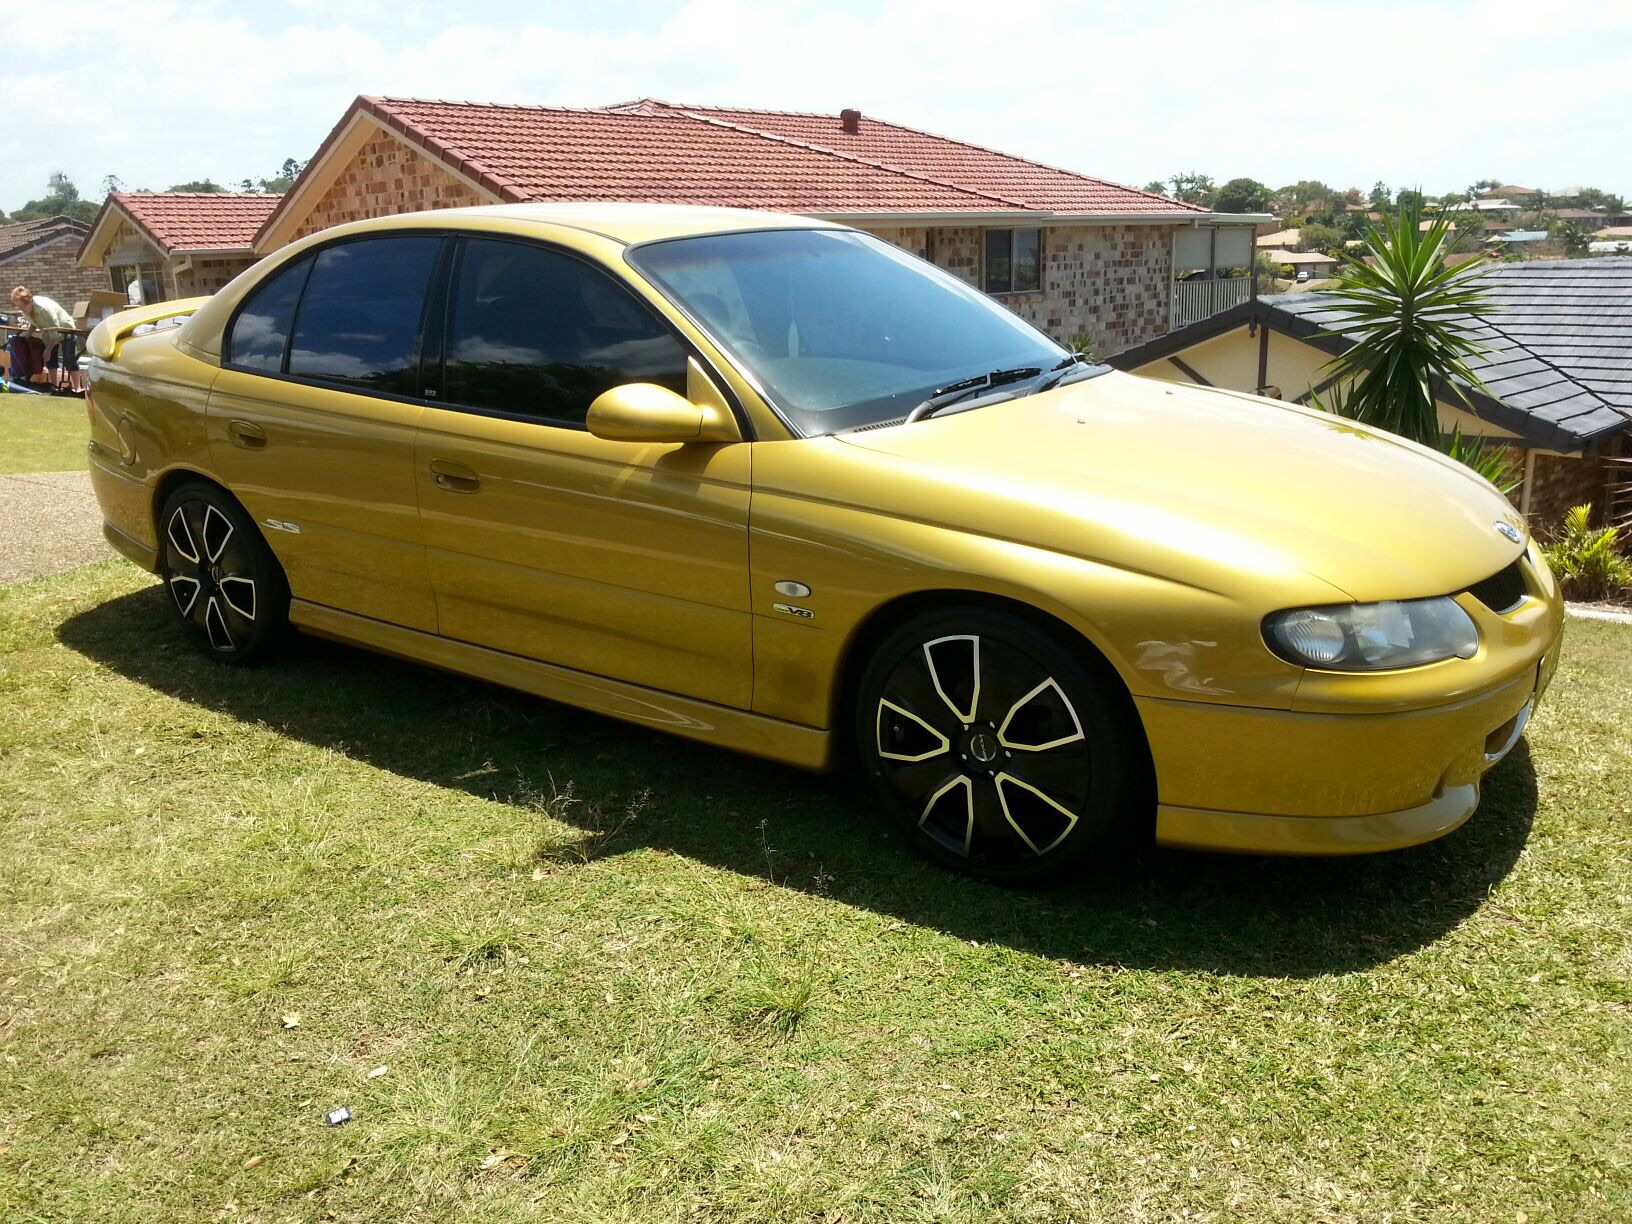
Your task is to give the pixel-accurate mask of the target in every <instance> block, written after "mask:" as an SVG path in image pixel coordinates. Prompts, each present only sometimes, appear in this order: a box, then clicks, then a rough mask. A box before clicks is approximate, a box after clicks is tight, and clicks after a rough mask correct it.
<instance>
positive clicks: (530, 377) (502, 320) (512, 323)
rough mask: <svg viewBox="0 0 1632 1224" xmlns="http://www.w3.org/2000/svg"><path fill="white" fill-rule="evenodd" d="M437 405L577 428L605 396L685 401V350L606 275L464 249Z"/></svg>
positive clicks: (518, 247)
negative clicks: (647, 394) (655, 391)
mask: <svg viewBox="0 0 1632 1224" xmlns="http://www.w3.org/2000/svg"><path fill="white" fill-rule="evenodd" d="M444 359H445V361H446V363H447V365H446V373H445V375H444V378H443V386H442V398H443V399H444V400H446V401H448V402H450V403H455V404H463V405H466V406H468V407H471V408H487V409H494V410H497V411H500V412H506V413H515V414H517V415H519V416H526V417H534V418H538V419H542V420H550V421H566V422H572V423H577V424H581V423H582V422H583V420H584V418H585V416H586V415H588V412H589V405H590V403H591V401H593V400H594V399H595V397H596V396H597V395H599V394H600V393H601V392H602V391H605V390H606V389H607V388H609V387H615V386H617V385H619V384H620V383H628V382H650V383H657V384H658V385H659V386H664V387H668V388H669V389H670V390H671V391H674V392H676V393H678V394H680V395H684V394H685V393H686V350H685V348H684V346H683V345H682V344H681V343H680V341H679V340H678V339H677V338H676V337H675V336H674V335H673V334H672V333H671V332H669V331H668V329H666V328H665V327H664V326H663V325H662V324H661V323H660V322H659V321H658V320H657V318H656V316H654V315H653V314H652V312H651V311H650V310H649V309H648V308H647V307H646V306H645V304H644V303H642V302H640V301H638V300H637V299H636V298H635V297H634V296H633V295H632V294H630V293H629V291H628V290H626V289H625V288H623V287H622V286H621V285H619V284H618V283H617V282H616V281H615V280H613V279H612V277H610V276H609V275H607V274H606V273H604V272H601V271H599V270H597V269H595V268H592V267H590V266H588V265H587V264H585V263H583V262H582V261H580V260H577V259H574V258H572V257H571V256H568V255H562V254H560V253H558V252H556V251H551V250H546V249H545V248H543V247H536V246H529V245H526V244H524V243H517V242H500V241H494V240H491V239H486V238H472V239H467V240H466V242H465V244H464V252H463V254H462V255H461V257H460V260H459V267H458V271H457V272H456V274H455V276H454V283H453V292H452V294H451V296H450V299H449V302H448V330H447V348H446V355H445V358H444Z"/></svg>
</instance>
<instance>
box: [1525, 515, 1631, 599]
mask: <svg viewBox="0 0 1632 1224" xmlns="http://www.w3.org/2000/svg"><path fill="white" fill-rule="evenodd" d="M1591 519H1592V507H1591V506H1575V507H1573V508H1572V509H1571V510H1570V512H1569V513H1568V514H1566V515H1565V516H1564V529H1563V531H1561V532H1560V533H1559V536H1558V538H1557V539H1556V540H1554V541H1553V542H1552V543H1551V544H1547V545H1545V546H1544V551H1545V552H1546V554H1547V564H1548V565H1550V566H1552V567H1553V575H1554V576H1555V577H1556V578H1557V579H1558V584H1559V586H1561V587H1562V588H1563V590H1564V595H1565V597H1566V598H1569V599H1589V600H1590V599H1614V598H1616V597H1617V596H1619V595H1621V594H1622V593H1624V592H1626V591H1627V590H1628V589H1632V561H1628V560H1627V559H1626V558H1625V557H1623V556H1622V555H1621V554H1620V553H1619V552H1617V551H1616V550H1615V543H1616V537H1617V535H1618V534H1619V532H1618V531H1617V530H1616V528H1614V527H1593V526H1592V522H1591Z"/></svg>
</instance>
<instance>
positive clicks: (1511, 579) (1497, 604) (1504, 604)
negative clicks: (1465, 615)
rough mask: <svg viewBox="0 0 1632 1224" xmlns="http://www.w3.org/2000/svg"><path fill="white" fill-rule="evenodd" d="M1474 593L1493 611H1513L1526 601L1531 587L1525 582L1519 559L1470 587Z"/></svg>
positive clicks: (1476, 597)
mask: <svg viewBox="0 0 1632 1224" xmlns="http://www.w3.org/2000/svg"><path fill="white" fill-rule="evenodd" d="M1468 594H1470V595H1472V596H1473V597H1474V598H1475V599H1477V600H1478V601H1479V602H1480V603H1482V604H1484V605H1485V607H1487V608H1489V609H1490V610H1491V611H1492V612H1497V613H1501V612H1511V611H1513V609H1514V608H1516V607H1518V606H1519V605H1520V604H1521V603H1523V602H1524V600H1525V596H1527V595H1529V594H1530V589H1529V588H1528V587H1526V586H1525V584H1524V571H1523V570H1522V569H1520V568H1519V563H1518V562H1517V561H1515V562H1513V564H1512V565H1510V566H1508V567H1507V568H1506V569H1502V570H1498V571H1496V573H1494V574H1492V575H1491V576H1490V577H1489V578H1486V579H1485V580H1484V581H1483V582H1476V583H1474V584H1473V585H1472V586H1470V587H1469V588H1468Z"/></svg>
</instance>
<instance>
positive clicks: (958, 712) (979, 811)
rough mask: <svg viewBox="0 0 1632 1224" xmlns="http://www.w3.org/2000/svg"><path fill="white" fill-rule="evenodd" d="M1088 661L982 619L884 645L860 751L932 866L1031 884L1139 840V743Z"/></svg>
mask: <svg viewBox="0 0 1632 1224" xmlns="http://www.w3.org/2000/svg"><path fill="white" fill-rule="evenodd" d="M1086 649H1087V648H1086V647H1085V646H1084V645H1083V644H1082V643H1068V642H1067V641H1066V640H1064V635H1063V634H1056V633H1051V632H1049V631H1047V630H1046V629H1044V628H1041V627H1039V626H1037V625H1035V624H1033V623H1032V622H1031V621H1029V620H1027V619H1026V618H1024V617H1022V616H1017V615H1014V614H1011V613H1008V612H1002V611H997V610H993V609H988V608H980V607H963V608H948V609H946V610H944V611H938V612H933V613H929V614H926V615H922V616H918V617H916V618H914V619H913V620H911V621H908V622H907V623H905V624H903V625H902V626H901V627H900V628H898V629H896V630H895V631H894V632H893V633H891V634H890V635H889V636H888V637H887V638H885V639H884V641H883V642H882V643H880V645H879V646H878V649H877V650H876V651H875V652H874V653H873V656H872V658H871V660H870V661H869V662H868V664H867V668H866V670H865V671H864V672H863V674H862V677H861V683H860V686H859V689H858V694H857V707H856V722H855V737H856V746H857V749H858V751H859V754H860V757H861V765H862V770H863V772H864V773H865V774H866V775H867V777H868V779H869V781H870V782H871V783H872V785H873V787H874V789H875V790H876V792H877V793H878V795H879V797H880V799H882V800H883V802H884V804H885V805H886V807H887V809H888V810H889V812H890V813H891V814H892V816H893V817H894V819H895V821H896V822H897V823H898V824H899V825H900V827H901V829H902V831H903V832H904V833H905V834H906V835H907V837H908V839H909V840H910V841H912V843H913V844H914V845H915V846H916V847H917V848H918V849H919V850H920V851H922V852H923V853H924V854H926V855H927V856H928V857H929V858H930V859H932V860H933V861H935V862H937V863H939V864H941V865H943V866H946V867H950V868H952V869H953V870H955V871H960V872H963V873H964V874H966V875H972V876H976V877H979V878H981V879H987V880H994V881H998V882H1001V883H1009V884H1026V883H1035V882H1039V881H1042V880H1046V879H1052V878H1058V877H1060V876H1062V875H1064V874H1066V873H1068V872H1070V871H1071V869H1073V868H1077V867H1080V866H1081V865H1082V864H1083V863H1084V861H1085V860H1087V859H1089V858H1091V857H1092V856H1094V855H1095V854H1096V853H1100V854H1104V853H1108V852H1110V851H1111V850H1113V849H1115V848H1120V847H1121V846H1123V845H1125V843H1126V842H1128V841H1129V840H1131V839H1132V838H1133V837H1134V835H1136V833H1137V831H1138V829H1139V828H1140V827H1141V825H1142V824H1143V823H1144V822H1142V821H1141V820H1140V818H1139V815H1138V811H1137V808H1138V806H1139V798H1138V797H1139V791H1140V788H1139V785H1138V784H1139V779H1140V777H1141V776H1142V775H1141V764H1140V763H1141V761H1142V760H1143V757H1142V756H1141V754H1140V752H1139V750H1138V749H1139V744H1140V742H1141V741H1140V740H1139V739H1137V738H1135V737H1136V736H1138V735H1139V734H1140V733H1139V731H1138V728H1137V727H1136V726H1130V722H1131V721H1132V718H1133V715H1132V712H1131V711H1130V710H1129V709H1127V703H1126V701H1125V700H1120V701H1119V700H1115V699H1114V698H1115V696H1116V695H1115V694H1111V693H1108V692H1107V690H1108V688H1109V686H1110V684H1111V683H1114V682H1115V681H1114V677H1107V676H1105V675H1103V674H1102V668H1103V665H1100V666H1098V667H1096V666H1094V665H1093V664H1092V663H1091V662H1090V661H1089V660H1088V659H1087V658H1085V657H1084V656H1085V651H1086ZM977 680H978V685H979V686H978V689H977V687H976V682H977Z"/></svg>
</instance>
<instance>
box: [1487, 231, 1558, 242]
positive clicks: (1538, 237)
mask: <svg viewBox="0 0 1632 1224" xmlns="http://www.w3.org/2000/svg"><path fill="white" fill-rule="evenodd" d="M1548 237H1549V235H1548V233H1547V231H1546V230H1521V229H1515V230H1503V231H1502V232H1501V233H1499V234H1497V235H1496V236H1495V237H1494V238H1487V239H1486V240H1485V241H1487V242H1501V243H1506V244H1507V245H1509V246H1524V245H1526V244H1527V243H1531V242H1546V241H1547V239H1548Z"/></svg>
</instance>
